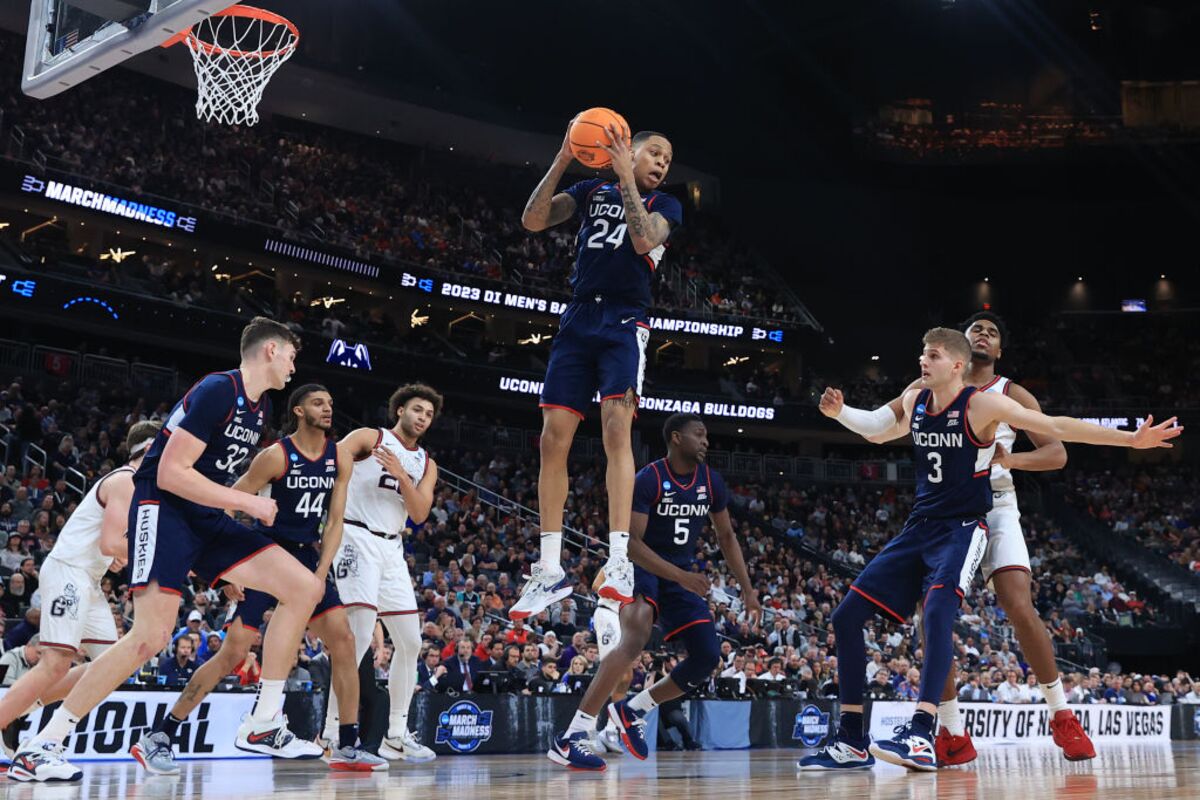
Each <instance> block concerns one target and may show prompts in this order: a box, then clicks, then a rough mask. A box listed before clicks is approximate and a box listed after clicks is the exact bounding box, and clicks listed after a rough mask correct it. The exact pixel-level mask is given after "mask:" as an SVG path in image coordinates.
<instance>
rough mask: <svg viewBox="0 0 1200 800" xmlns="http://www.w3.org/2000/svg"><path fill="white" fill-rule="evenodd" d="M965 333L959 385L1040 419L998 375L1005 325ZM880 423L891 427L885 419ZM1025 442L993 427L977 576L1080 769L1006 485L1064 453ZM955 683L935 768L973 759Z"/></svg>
mask: <svg viewBox="0 0 1200 800" xmlns="http://www.w3.org/2000/svg"><path fill="white" fill-rule="evenodd" d="M963 331H964V332H965V333H966V335H967V340H968V341H969V342H970V343H971V363H970V364H969V365H968V366H967V369H966V371H965V372H964V373H963V382H964V383H965V384H966V385H967V386H974V387H975V388H976V389H978V390H979V391H981V392H998V393H1000V394H1006V395H1008V396H1009V397H1011V398H1012V399H1013V400H1016V401H1017V402H1018V403H1020V404H1021V405H1023V406H1025V407H1026V408H1031V409H1033V410H1034V411H1040V410H1041V406H1040V405H1039V404H1038V401H1037V398H1036V397H1034V396H1033V394H1032V393H1030V391H1029V390H1028V389H1026V388H1025V387H1023V386H1021V385H1020V384H1019V383H1016V382H1014V381H1012V380H1010V379H1009V378H1006V377H1003V376H1000V375H997V374H996V362H997V361H999V360H1000V358H1001V356H1002V355H1003V350H1004V348H1005V347H1007V346H1008V344H1009V333H1008V326H1006V325H1005V324H1004V320H1003V319H1001V318H1000V317H999V316H997V315H996V314H993V313H992V312H990V311H980V312H979V313H977V314H973V315H972V316H971V317H970V319H968V320H967V321H966V322H965V323H963ZM919 384H920V381H913V383H912V384H911V385H910V386H909V387H908V388H909V389H915V388H920V387H919ZM902 396H903V395H902ZM888 408H889V409H890V410H891V412H892V415H893V416H892V418H895V417H899V416H900V415H902V414H903V413H904V409H903V407H902V405H901V397H897V398H896V399H894V400H892V401H891V402H890V403H888ZM884 421H885V422H888V421H890V419H889V418H888V417H887V415H886V414H885V415H884ZM1026 435H1027V436H1028V437H1029V440H1030V441H1031V442H1032V443H1033V446H1034V449H1033V450H1029V451H1025V452H1021V453H1014V452H1013V444H1014V443H1015V442H1016V438H1017V432H1016V431H1015V430H1013V429H1012V427H1010V426H1008V425H1005V424H1001V425H999V426H998V427H997V430H996V456H995V458H994V459H993V460H992V473H991V484H992V510H991V512H990V513H989V514H988V516H987V523H988V541H987V549H986V550H985V551H984V556H983V562H982V563H981V564H980V572H982V573H983V580H984V582H985V583H988V582H990V583H991V584H992V587H993V589H994V590H995V592H996V599H997V600H998V601H999V602H1000V606H1001V608H1003V609H1004V613H1005V615H1006V616H1007V617H1008V619H1009V621H1010V622H1011V623H1012V626H1013V632H1014V633H1015V634H1016V637H1017V642H1018V643H1019V644H1020V645H1021V654H1022V655H1023V656H1024V657H1025V660H1026V661H1028V662H1029V665H1030V667H1032V669H1033V672H1034V674H1035V675H1037V679H1038V688H1039V689H1040V690H1041V692H1042V697H1043V698H1044V699H1045V701H1046V704H1047V705H1048V706H1049V707H1050V715H1051V716H1050V731H1051V733H1052V734H1053V737H1054V743H1055V744H1057V745H1058V746H1059V747H1060V748H1062V751H1063V755H1064V756H1065V757H1066V758H1067V760H1068V761H1085V760H1087V759H1090V758H1095V757H1096V749H1095V747H1094V746H1093V745H1092V741H1091V739H1090V738H1088V735H1087V733H1086V732H1085V731H1084V729H1083V726H1082V725H1081V724H1080V722H1079V719H1078V718H1077V717H1076V716H1075V712H1073V711H1071V709H1069V708H1068V707H1067V696H1066V693H1065V692H1064V691H1063V686H1062V680H1061V679H1060V678H1059V674H1058V664H1057V663H1056V662H1055V660H1054V645H1053V644H1052V643H1051V641H1050V634H1049V633H1048V632H1047V630H1046V626H1045V624H1044V623H1043V622H1042V621H1041V619H1040V618H1039V617H1038V612H1037V609H1036V608H1034V605H1033V595H1032V592H1031V589H1030V587H1031V574H1030V567H1029V549H1028V547H1027V546H1026V544H1025V534H1024V532H1023V531H1022V530H1021V511H1020V509H1019V508H1018V506H1017V494H1016V487H1015V486H1014V485H1013V479H1012V471H1013V470H1024V471H1027V472H1041V471H1046V470H1055V469H1062V467H1063V466H1064V465H1065V464H1066V463H1067V449H1066V448H1065V447H1064V446H1063V443H1062V442H1060V441H1058V440H1057V439H1055V438H1053V437H1050V436H1045V435H1043V434H1040V433H1037V432H1035V431H1026ZM954 677H955V676H954V665H953V664H951V667H950V674H949V675H948V676H947V677H946V688H945V690H944V692H943V693H942V702H941V703H939V704H938V722H939V723H940V725H939V730H938V735H937V740H936V741H935V742H934V744H935V745H936V746H937V757H938V766H940V767H948V766H956V765H959V764H967V763H970V762H971V761H973V760H974V759H975V757H976V752H975V746H974V744H972V742H971V737H970V736H969V735H968V734H967V730H966V727H965V726H964V724H963V721H962V715H961V714H960V713H959V708H958V694H957V692H956V691H955V685H954V684H955V681H954Z"/></svg>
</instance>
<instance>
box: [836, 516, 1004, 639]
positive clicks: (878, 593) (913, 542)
mask: <svg viewBox="0 0 1200 800" xmlns="http://www.w3.org/2000/svg"><path fill="white" fill-rule="evenodd" d="M985 550H987V522H986V521H984V518H983V517H971V518H956V519H929V518H928V517H910V518H909V519H908V521H907V522H906V523H904V529H903V530H901V531H900V533H899V534H898V535H897V536H896V538H894V539H892V540H891V541H890V542H888V543H887V545H886V546H885V547H884V548H883V549H882V550H880V551H879V554H878V555H876V556H875V557H874V558H873V559H871V561H870V563H868V564H867V566H866V568H865V569H863V571H862V573H861V574H859V576H858V578H857V579H856V580H855V581H854V584H853V585H852V586H851V587H850V588H851V590H852V591H855V592H858V593H859V594H860V595H862V596H863V597H865V598H866V599H868V600H870V601H871V602H872V603H874V604H875V605H877V606H878V607H879V608H880V610H881V612H882V613H884V614H885V615H887V616H888V617H891V618H892V619H895V620H897V621H898V622H904V621H906V620H907V619H908V617H909V616H910V615H911V614H912V612H913V609H915V608H916V606H917V603H918V602H923V600H924V598H925V596H926V595H927V594H929V592H930V590H932V589H939V588H942V587H950V588H953V589H954V591H956V592H957V593H958V596H959V597H963V596H965V595H966V592H967V589H969V588H970V587H971V581H972V579H974V577H975V572H976V571H977V570H978V569H979V562H980V561H982V560H983V554H984V551H985Z"/></svg>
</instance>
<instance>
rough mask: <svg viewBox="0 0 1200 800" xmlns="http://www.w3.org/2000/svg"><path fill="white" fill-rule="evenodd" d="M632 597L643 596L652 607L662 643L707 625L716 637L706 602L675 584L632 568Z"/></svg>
mask: <svg viewBox="0 0 1200 800" xmlns="http://www.w3.org/2000/svg"><path fill="white" fill-rule="evenodd" d="M633 596H634V598H635V599H636V598H638V597H643V598H645V600H646V602H647V603H649V604H650V605H651V607H653V608H654V617H655V620H657V622H658V624H659V625H661V626H662V629H663V641H667V640H669V639H671V638H672V637H673V636H675V635H676V634H678V633H680V632H681V631H684V630H686V629H687V628H691V627H692V626H694V625H700V624H702V623H710V624H709V625H708V629H709V630H710V631H712V635H713V637H714V638H716V635H717V629H716V628H715V627H714V626H713V625H712V624H711V623H712V621H713V617H712V612H711V611H709V610H708V600H706V599H704V598H703V597H701V596H700V595H698V594H696V593H695V592H690V591H688V590H687V589H685V588H683V587H682V586H680V585H679V584H678V583H676V582H675V581H669V580H666V579H665V578H660V577H658V576H657V575H655V574H654V573H653V572H650V571H649V570H645V569H642V568H641V567H639V566H638V565H637V564H634V565H633Z"/></svg>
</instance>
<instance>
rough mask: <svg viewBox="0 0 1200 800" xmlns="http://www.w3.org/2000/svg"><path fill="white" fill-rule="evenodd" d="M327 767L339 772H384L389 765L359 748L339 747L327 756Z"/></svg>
mask: <svg viewBox="0 0 1200 800" xmlns="http://www.w3.org/2000/svg"><path fill="white" fill-rule="evenodd" d="M328 761H329V767H330V769H335V770H337V771H339V772H384V771H386V770H387V768H388V766H389V764H388V762H386V761H384V760H383V759H382V758H380V757H379V756H377V755H375V754H373V753H368V752H367V751H366V750H363V749H361V748H359V747H339V748H336V749H334V750H333V752H332V753H331V754H330V756H329V759H328Z"/></svg>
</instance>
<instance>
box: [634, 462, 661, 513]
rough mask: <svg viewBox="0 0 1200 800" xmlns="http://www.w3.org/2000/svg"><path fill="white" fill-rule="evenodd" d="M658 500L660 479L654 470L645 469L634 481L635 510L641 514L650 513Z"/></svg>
mask: <svg viewBox="0 0 1200 800" xmlns="http://www.w3.org/2000/svg"><path fill="white" fill-rule="evenodd" d="M657 502H658V480H657V478H655V476H654V470H651V469H643V470H642V471H641V472H639V473H638V474H637V477H636V478H634V481H633V510H634V511H635V512H637V513H639V514H649V513H650V509H652V508H654V504H655V503H657Z"/></svg>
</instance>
